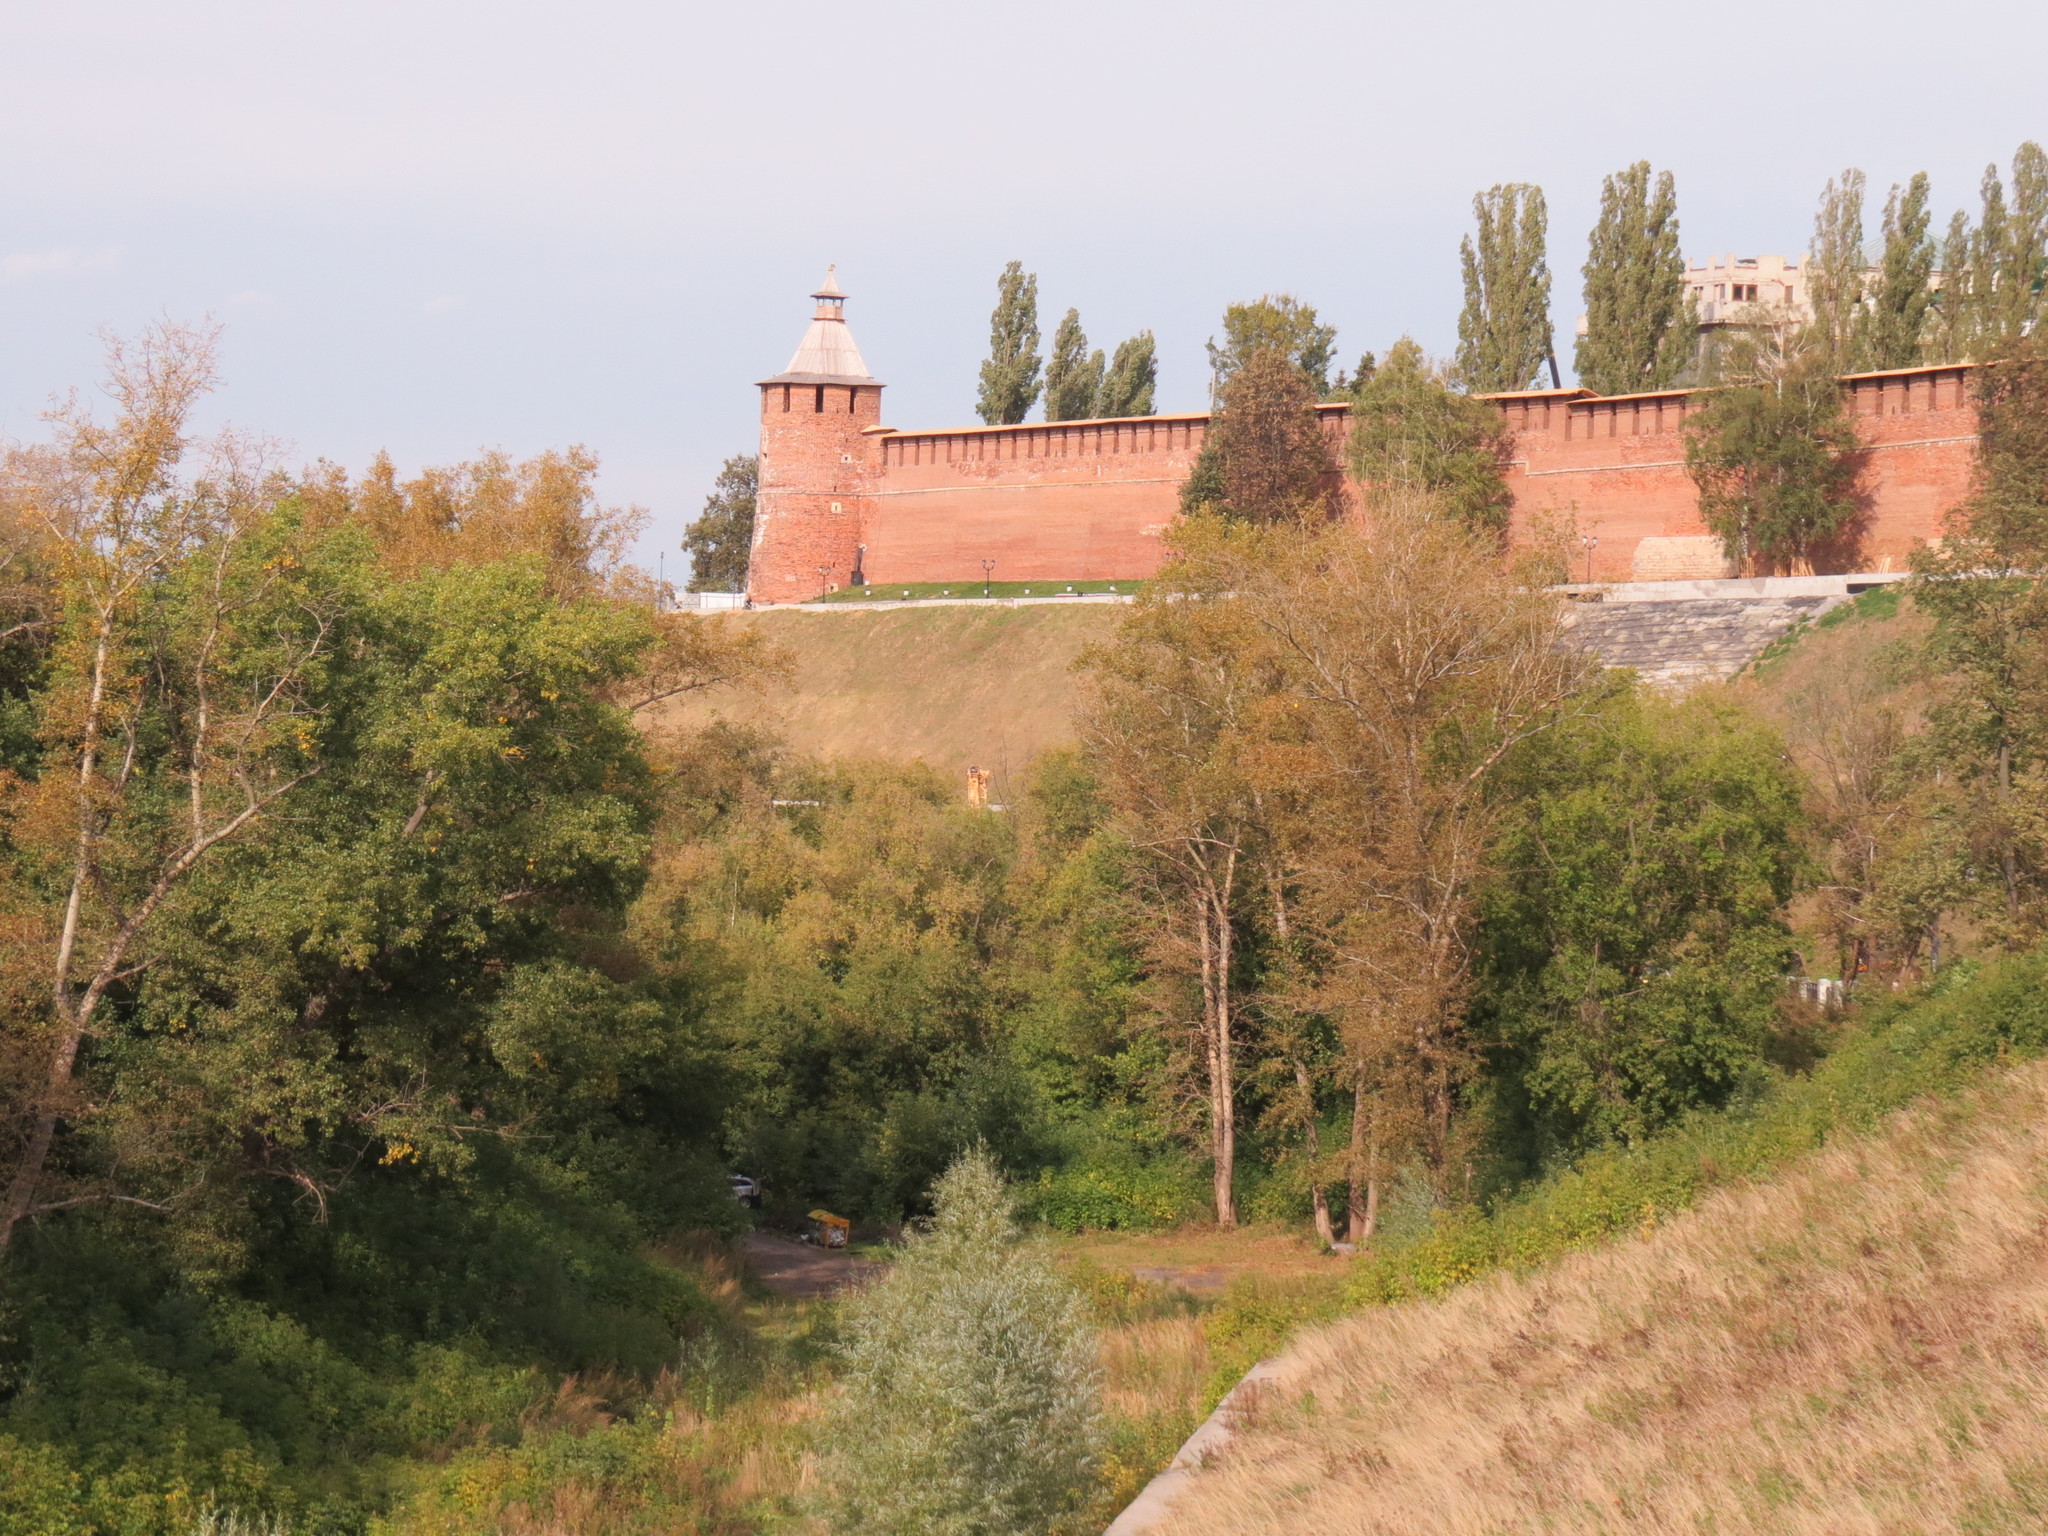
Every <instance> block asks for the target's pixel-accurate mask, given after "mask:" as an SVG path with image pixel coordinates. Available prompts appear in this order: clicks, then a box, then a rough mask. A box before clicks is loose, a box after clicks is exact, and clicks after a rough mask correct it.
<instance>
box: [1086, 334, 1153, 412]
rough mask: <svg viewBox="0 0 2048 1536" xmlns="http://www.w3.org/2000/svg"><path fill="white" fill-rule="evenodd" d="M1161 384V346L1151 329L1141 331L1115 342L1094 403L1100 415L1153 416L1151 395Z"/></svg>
mask: <svg viewBox="0 0 2048 1536" xmlns="http://www.w3.org/2000/svg"><path fill="white" fill-rule="evenodd" d="M1158 384H1159V349H1158V347H1157V346H1156V345H1155V344H1154V343H1153V340H1152V333H1151V332H1150V331H1140V332H1138V334H1137V335H1135V336H1133V337H1130V338H1129V339H1128V340H1125V341H1120V342H1118V343H1117V345H1116V354H1115V355H1114V356H1113V357H1111V358H1110V360H1109V368H1108V371H1107V372H1105V373H1104V374H1103V377H1102V392H1101V395H1100V397H1099V398H1098V399H1097V400H1096V402H1095V413H1096V414H1097V415H1098V416H1150V415H1151V414H1152V411H1153V404H1152V395H1153V391H1154V390H1155V389H1156V388H1157V387H1158Z"/></svg>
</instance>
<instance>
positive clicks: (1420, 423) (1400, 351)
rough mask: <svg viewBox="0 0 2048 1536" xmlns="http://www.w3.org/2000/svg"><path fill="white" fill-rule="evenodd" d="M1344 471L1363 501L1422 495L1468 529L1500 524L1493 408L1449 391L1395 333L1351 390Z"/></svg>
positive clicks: (1504, 502) (1502, 489)
mask: <svg viewBox="0 0 2048 1536" xmlns="http://www.w3.org/2000/svg"><path fill="white" fill-rule="evenodd" d="M1351 413H1352V419H1353V426H1352V429H1351V441H1350V457H1351V471H1352V474H1353V475H1354V476H1355V477H1356V478H1357V479H1358V480H1359V482H1360V483H1361V484H1362V485H1364V486H1365V487H1366V494H1367V496H1368V497H1370V498H1383V497H1394V498H1399V499H1409V498H1415V497H1422V498H1426V499H1430V500H1432V501H1435V502H1437V503H1439V504H1440V505H1442V506H1444V507H1445V508H1447V509H1449V510H1450V511H1451V512H1453V513H1454V514H1455V515H1456V516H1457V517H1458V518H1459V519H1461V520H1462V521H1463V522H1465V523H1466V524H1467V525H1469V526H1470V527H1473V528H1481V529H1489V530H1494V531H1499V530H1502V529H1505V528H1506V527H1507V523H1508V515H1509V513H1510V512H1511V511H1512V510H1513V508H1514V496H1513V493H1512V492H1511V491H1509V489H1508V486H1507V482H1506V480H1504V479H1503V478H1502V475H1501V460H1502V459H1503V458H1504V457H1505V451H1504V450H1505V443H1504V441H1503V437H1502V428H1501V419H1500V413H1499V412H1498V411H1496V410H1495V409H1494V408H1493V407H1492V406H1490V405H1488V404H1487V403H1486V402H1485V401H1483V400H1474V399H1472V398H1471V397H1469V396H1467V395H1461V394H1459V393H1457V392H1456V391H1455V390H1453V389H1451V388H1450V386H1449V384H1448V383H1447V382H1446V381H1445V379H1444V378H1443V375H1442V373H1441V372H1440V371H1439V370H1437V369H1434V368H1432V367H1431V366H1430V364H1429V359H1428V358H1426V357H1425V356H1424V355H1423V352H1422V348H1421V347H1420V346H1418V345H1416V343H1415V342H1414V341H1413V340H1412V339H1410V338H1409V337H1406V336H1403V337H1402V338H1401V339H1400V340H1399V341H1397V342H1395V343H1394V345H1393V347H1392V348H1391V349H1389V351H1388V353H1387V358H1386V361H1385V362H1383V363H1381V364H1379V366H1378V367H1376V368H1374V369H1372V370H1371V373H1370V376H1369V377H1368V378H1367V379H1366V381H1365V382H1364V383H1363V384H1361V385H1360V386H1359V387H1358V389H1357V390H1356V391H1355V392H1354V393H1353V395H1352V407H1351Z"/></svg>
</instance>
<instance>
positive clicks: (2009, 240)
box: [1935, 140, 2048, 362]
mask: <svg viewBox="0 0 2048 1536" xmlns="http://www.w3.org/2000/svg"><path fill="white" fill-rule="evenodd" d="M1981 195H1982V200H1983V206H1982V213H1981V215H1980V217H1979V219H1978V222H1977V225H1976V227H1975V228H1974V229H1973V228H1971V226H1970V223H1969V220H1968V219H1967V218H1966V217H1965V216H1964V215H1963V214H1962V213H1961V212H1960V211H1958V212H1957V213H1956V215H1955V217H1954V218H1953V219H1952V220H1951V221H1950V223H1949V233H1948V239H1947V240H1946V241H1945V242H1944V244H1943V248H1942V281H1941V290H1940V293H1939V294H1938V296H1937V298H1936V301H1935V303H1936V308H1937V310H1938V312H1939V315H1940V324H1939V328H1938V335H1939V338H1940V343H1941V348H1942V351H1943V353H1944V355H1945V356H1946V358H1948V359H1949V360H1951V361H1955V360H1963V359H1968V360H1971V361H1978V362H1982V361H1985V360H1988V359H1991V358H1997V357H2003V356H2005V355H2006V354H2007V353H2008V352H2010V351H2011V350H2012V348H2013V347H2014V346H2015V345H2017V344H2018V343H2019V342H2020V341H2021V340H2022V339H2023V338H2025V337H2026V336H2028V335H2030V334H2031V333H2032V331H2033V328H2034V326H2035V325H2036V323H2037V322H2038V321H2039V320H2040V318H2041V315H2042V310H2043V302H2044V301H2043V297H2042V295H2043V291H2044V290H2043V279H2044V276H2048V153H2044V152H2043V150H2042V148H2041V146H2040V145H2038V144H2036V143H2034V142H2033V141H2032V140H2028V141H2027V142H2026V143H2024V144H2022V145H2020V147H2019V148H2018V150H2016V151H2015V152H2014V154H2013V157H2012V197H2011V200H2010V202H2008V200H2007V197H2006V189H2005V185H2004V183H2003V182H2001V181H2000V180H1999V176H1998V167H1997V165H1995V164H1993V165H1987V166H1986V167H1984V179H1983V182H1982V184H1981Z"/></svg>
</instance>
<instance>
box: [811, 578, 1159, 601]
mask: <svg viewBox="0 0 2048 1536" xmlns="http://www.w3.org/2000/svg"><path fill="white" fill-rule="evenodd" d="M1143 585H1144V583H1143V582H1139V581H991V582H988V583H986V596H987V597H988V598H989V599H990V600H991V601H993V600H994V599H996V598H999V597H1086V596H1088V595H1090V594H1091V593H1102V592H1107V593H1112V594H1115V595H1117V596H1123V597H1127V596H1129V595H1131V594H1132V593H1134V592H1136V591H1138V590H1139V589H1140V588H1141V587H1142V586H1143ZM983 588H984V583H982V582H979V581H899V582H894V583H889V584H882V583H877V584H875V585H871V586H865V587H848V588H847V589H846V590H845V591H843V592H834V593H832V594H830V595H829V596H826V597H821V598H818V599H817V601H818V602H821V603H904V602H910V603H914V602H920V601H922V600H924V599H927V598H934V597H945V598H954V597H977V598H978V597H981V596H983V595H984V591H983Z"/></svg>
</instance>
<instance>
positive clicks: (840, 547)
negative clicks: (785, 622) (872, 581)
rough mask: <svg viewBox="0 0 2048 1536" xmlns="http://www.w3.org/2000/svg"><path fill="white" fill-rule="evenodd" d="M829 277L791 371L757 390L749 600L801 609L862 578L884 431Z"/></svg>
mask: <svg viewBox="0 0 2048 1536" xmlns="http://www.w3.org/2000/svg"><path fill="white" fill-rule="evenodd" d="M837 270H838V269H837V268H828V269H827V270H826V273H825V284H824V286H823V287H822V288H820V289H819V290H818V291H817V292H816V293H814V294H812V295H811V297H812V298H814V299H816V300H817V301H818V308H817V312H816V313H815V314H814V315H813V316H812V318H811V328H810V329H809V330H807V331H805V332H804V339H803V341H802V343H801V344H799V345H798V347H797V349H796V356H795V357H793V358H791V359H790V360H789V367H788V368H787V369H786V370H785V371H783V372H781V373H778V374H777V375H775V377H774V378H772V379H763V380H762V381H761V385H760V389H761V488H760V493H759V497H758V499H757V501H756V503H755V512H754V547H753V551H752V553H751V555H750V557H749V560H748V567H747V594H748V596H749V597H751V598H752V599H753V600H754V601H755V602H757V603H797V602H803V601H805V600H807V599H809V598H813V597H817V596H820V595H821V594H823V593H826V592H836V591H838V590H839V589H840V588H842V587H845V586H849V585H851V584H852V583H853V582H854V581H856V580H857V579H859V577H860V575H861V574H862V573H861V571H860V563H861V543H862V528H863V524H864V523H865V522H866V514H867V509H868V494H867V493H868V491H869V489H870V483H871V479H872V467H873V465H874V464H875V463H876V462H877V461H878V459H879V452H878V450H877V447H876V439H877V435H878V434H879V433H880V432H881V431H882V430H883V429H882V428H881V426H880V422H881V419H882V386H881V384H880V383H879V382H877V381H876V380H875V379H874V378H872V377H870V376H869V374H868V365H867V364H866V363H864V362H862V361H861V355H860V348H859V347H857V346H855V345H854V341H853V333H852V332H851V331H849V330H848V329H847V328H846V295H845V294H844V293H843V292H841V291H840V288H839V284H838V282H837V281H836V280H835V278H834V275H833V274H834V273H835V272H836V271H837Z"/></svg>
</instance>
